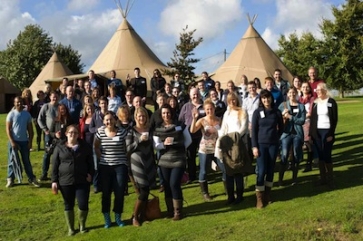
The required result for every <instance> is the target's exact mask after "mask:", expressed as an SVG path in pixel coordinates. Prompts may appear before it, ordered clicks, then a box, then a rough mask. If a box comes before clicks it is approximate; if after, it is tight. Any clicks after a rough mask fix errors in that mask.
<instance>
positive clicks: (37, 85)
mask: <svg viewBox="0 0 363 241" xmlns="http://www.w3.org/2000/svg"><path fill="white" fill-rule="evenodd" d="M71 74H73V73H72V71H71V70H70V69H69V68H68V67H67V65H65V64H64V63H63V62H62V61H61V59H60V58H59V57H58V55H57V53H56V52H54V53H53V55H52V57H51V58H50V59H49V61H48V63H47V64H46V65H45V66H44V68H43V69H42V71H41V72H40V74H39V75H38V77H37V78H36V79H35V80H34V82H33V83H32V84H31V86H30V87H29V89H30V90H31V92H32V95H33V98H36V96H37V92H38V91H39V90H44V86H45V80H48V79H52V78H56V77H63V76H66V75H71Z"/></svg>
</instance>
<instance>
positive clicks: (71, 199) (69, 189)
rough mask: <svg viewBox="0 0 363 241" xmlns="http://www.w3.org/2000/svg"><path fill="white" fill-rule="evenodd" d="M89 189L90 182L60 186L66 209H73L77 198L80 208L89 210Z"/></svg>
mask: <svg viewBox="0 0 363 241" xmlns="http://www.w3.org/2000/svg"><path fill="white" fill-rule="evenodd" d="M89 190H90V185H89V184H76V185H69V186H60V191H61V193H62V196H63V200H64V211H71V210H73V208H74V204H75V199H77V202H78V208H79V210H82V211H88V200H89Z"/></svg>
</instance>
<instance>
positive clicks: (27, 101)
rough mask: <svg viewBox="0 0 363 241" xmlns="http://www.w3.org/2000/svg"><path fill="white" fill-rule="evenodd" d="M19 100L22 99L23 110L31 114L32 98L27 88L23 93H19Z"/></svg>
mask: <svg viewBox="0 0 363 241" xmlns="http://www.w3.org/2000/svg"><path fill="white" fill-rule="evenodd" d="M21 98H23V103H24V104H23V106H24V110H26V111H28V112H29V113H32V108H33V96H32V92H31V91H30V89H29V88H25V89H24V90H23V92H21Z"/></svg>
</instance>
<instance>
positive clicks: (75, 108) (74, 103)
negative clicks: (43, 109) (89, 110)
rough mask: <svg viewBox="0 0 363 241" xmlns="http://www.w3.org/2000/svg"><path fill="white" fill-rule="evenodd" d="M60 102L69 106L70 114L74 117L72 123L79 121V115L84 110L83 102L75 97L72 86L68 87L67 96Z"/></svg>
mask: <svg viewBox="0 0 363 241" xmlns="http://www.w3.org/2000/svg"><path fill="white" fill-rule="evenodd" d="M59 104H63V105H65V106H67V108H68V111H69V114H70V115H71V117H72V123H74V124H78V123H79V116H80V114H81V111H82V103H81V102H80V101H79V100H77V99H76V98H75V97H74V90H73V87H72V86H68V87H67V89H66V97H64V99H63V100H61V101H59Z"/></svg>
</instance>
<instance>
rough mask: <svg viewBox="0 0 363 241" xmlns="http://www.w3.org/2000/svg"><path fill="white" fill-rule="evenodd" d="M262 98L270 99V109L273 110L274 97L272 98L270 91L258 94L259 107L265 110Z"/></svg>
mask: <svg viewBox="0 0 363 241" xmlns="http://www.w3.org/2000/svg"><path fill="white" fill-rule="evenodd" d="M262 98H270V99H271V107H272V108H273V107H274V106H275V102H274V97H273V96H272V94H271V92H270V91H268V90H261V92H260V107H263V108H265V106H264V105H263V103H262Z"/></svg>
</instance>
